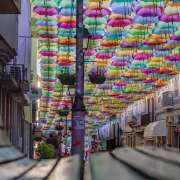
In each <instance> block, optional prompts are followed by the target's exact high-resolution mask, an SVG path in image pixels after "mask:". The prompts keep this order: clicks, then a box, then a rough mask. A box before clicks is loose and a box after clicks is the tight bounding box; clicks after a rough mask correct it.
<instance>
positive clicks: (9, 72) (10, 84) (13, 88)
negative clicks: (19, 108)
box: [0, 64, 29, 104]
mask: <svg viewBox="0 0 180 180" xmlns="http://www.w3.org/2000/svg"><path fill="white" fill-rule="evenodd" d="M0 84H1V86H2V87H3V88H5V89H7V90H9V91H10V92H11V94H12V95H13V97H14V99H15V100H16V101H17V102H19V103H22V104H27V103H28V98H27V97H26V95H25V93H27V92H28V91H29V83H28V81H27V79H26V69H25V68H24V65H22V64H7V65H6V66H5V67H4V72H3V73H2V74H1V76H0Z"/></svg>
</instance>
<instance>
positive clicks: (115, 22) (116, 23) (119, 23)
mask: <svg viewBox="0 0 180 180" xmlns="http://www.w3.org/2000/svg"><path fill="white" fill-rule="evenodd" d="M131 24H132V20H131V19H111V20H109V22H108V26H111V27H125V26H128V25H131Z"/></svg>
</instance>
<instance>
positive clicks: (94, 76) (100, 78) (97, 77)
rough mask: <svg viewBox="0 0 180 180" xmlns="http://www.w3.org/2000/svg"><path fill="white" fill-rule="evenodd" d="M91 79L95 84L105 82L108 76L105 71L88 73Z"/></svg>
mask: <svg viewBox="0 0 180 180" xmlns="http://www.w3.org/2000/svg"><path fill="white" fill-rule="evenodd" d="M88 76H89V80H90V81H91V83H93V84H103V83H104V82H105V80H106V76H105V74H104V73H98V72H97V73H90V74H88Z"/></svg>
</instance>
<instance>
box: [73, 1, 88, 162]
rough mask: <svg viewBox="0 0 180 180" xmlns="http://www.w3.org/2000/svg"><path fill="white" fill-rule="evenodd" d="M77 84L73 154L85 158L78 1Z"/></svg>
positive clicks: (80, 7)
mask: <svg viewBox="0 0 180 180" xmlns="http://www.w3.org/2000/svg"><path fill="white" fill-rule="evenodd" d="M76 4H77V7H76V84H75V99H74V103H73V106H72V154H73V155H74V154H78V155H80V157H81V159H82V160H83V158H84V138H85V106H84V102H83V96H84V54H83V37H84V26H83V1H82V0H76Z"/></svg>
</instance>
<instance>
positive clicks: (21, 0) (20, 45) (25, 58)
mask: <svg viewBox="0 0 180 180" xmlns="http://www.w3.org/2000/svg"><path fill="white" fill-rule="evenodd" d="M1 3H2V4H3V5H2V6H1V7H0V21H1V26H0V67H1V68H0V71H1V73H0V133H1V134H2V136H1V138H0V144H1V145H3V144H7V143H11V144H13V145H14V146H15V147H17V148H18V149H19V150H21V151H22V152H24V153H25V154H26V155H28V156H30V154H31V152H30V147H31V146H32V140H31V134H32V124H31V121H32V120H31V119H32V112H31V100H30V95H31V94H30V87H29V83H30V67H31V62H30V60H31V59H30V52H31V50H30V46H31V44H30V42H31V41H30V18H31V7H30V2H29V1H28V0H18V1H14V0H11V1H5V0H3V1H2V2H1ZM28 107H29V108H28Z"/></svg>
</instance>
